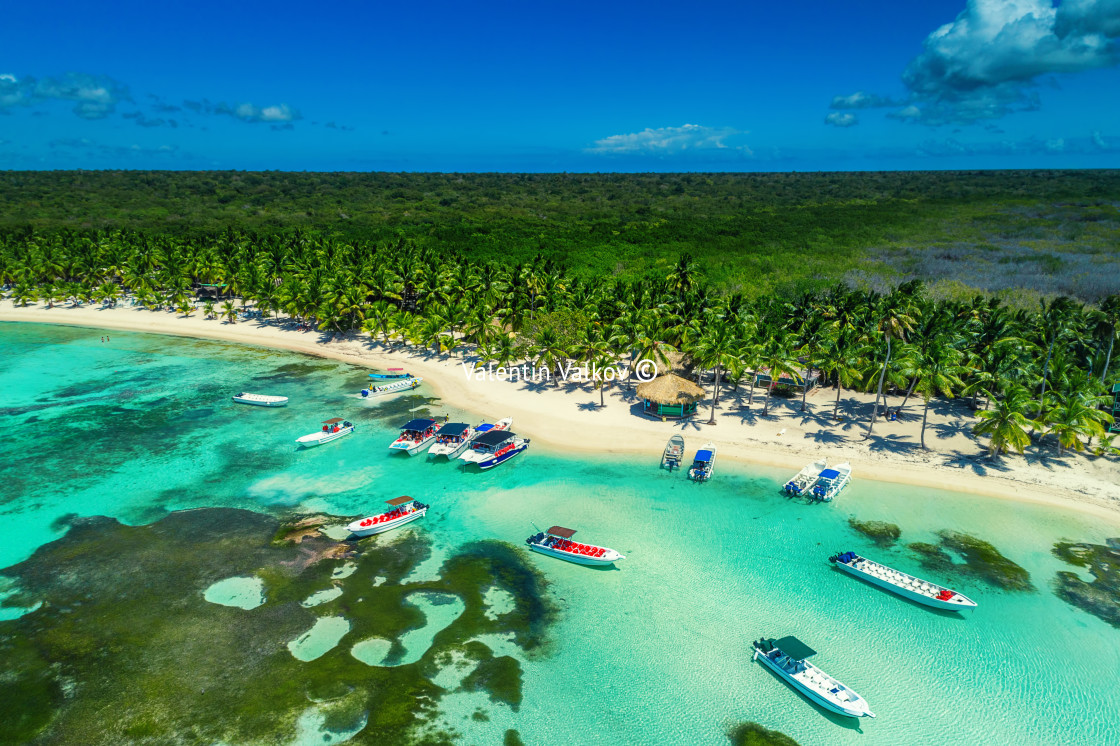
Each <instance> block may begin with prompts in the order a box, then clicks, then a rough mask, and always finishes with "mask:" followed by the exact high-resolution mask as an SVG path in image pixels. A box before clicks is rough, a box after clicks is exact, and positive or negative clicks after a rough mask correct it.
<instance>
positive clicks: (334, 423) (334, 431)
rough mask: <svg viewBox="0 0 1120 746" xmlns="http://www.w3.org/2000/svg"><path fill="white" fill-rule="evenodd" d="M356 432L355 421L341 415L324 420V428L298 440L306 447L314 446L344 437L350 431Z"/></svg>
mask: <svg viewBox="0 0 1120 746" xmlns="http://www.w3.org/2000/svg"><path fill="white" fill-rule="evenodd" d="M352 432H354V423H352V422H347V421H346V420H344V419H342V418H341V417H332V418H331V419H329V420H323V429H322V430H320V431H319V432H317V433H311V434H310V435H304V436H303V437H302V438H299V439H297V440H296V442H297V443H299V444H300V445H301V446H303V447H304V448H314V447H315V446H321V445H323V444H324V443H330V442H331V441H332V440H338V439H339V438H344V437H346V436H347V435H349V434H350V433H352Z"/></svg>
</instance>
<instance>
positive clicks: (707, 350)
mask: <svg viewBox="0 0 1120 746" xmlns="http://www.w3.org/2000/svg"><path fill="white" fill-rule="evenodd" d="M706 328H707V331H706V333H705V334H704V335H703V336H701V337H700V339H698V340H697V342H696V346H695V347H694V348H693V349H692V358H693V359H694V360H695V361H696V362H698V363H700V365H701V366H703V367H705V368H715V376H714V377H713V379H712V411H711V416H709V417H708V424H709V425H714V424H716V405H717V404H718V402H719V388H720V374H721V373H722V372H723V370H724V369H725V368H727V367H728V366H730V365H734V363H735V348H736V346H737V345H736V339H735V335H734V333H733V331H732V328H731V325H730V324H725V323H713V324H708V325H707V327H706Z"/></svg>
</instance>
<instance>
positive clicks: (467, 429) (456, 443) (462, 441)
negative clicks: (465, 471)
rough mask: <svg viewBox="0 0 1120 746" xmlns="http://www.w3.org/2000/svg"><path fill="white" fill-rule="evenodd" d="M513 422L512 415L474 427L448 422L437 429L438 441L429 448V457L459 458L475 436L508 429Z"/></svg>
mask: <svg viewBox="0 0 1120 746" xmlns="http://www.w3.org/2000/svg"><path fill="white" fill-rule="evenodd" d="M512 424H513V418H512V417H506V418H505V419H504V420H499V421H498V422H497V424H494V425H491V424H489V423H486V422H484V423H482V424H481V425H479V426H478V427H474V428H472V427H471V426H470V425H468V424H466V423H462V422H451V423H448V424H446V425H444V426H442V427H441V428H440V429H439V430H437V431H436V442H435V445H433V446H432V447H431V448H430V449H428V458H433V457H436V456H447V458H448V459H453V458H458V457H459V454H460V453H462V452H463V451H465V450H467V448H468V446H470V442H471V440H472V439H473V438H475V437H477V436H478V435H480V434H482V433H488V432H491V431H500V430H508V429H509V427H510V425H512Z"/></svg>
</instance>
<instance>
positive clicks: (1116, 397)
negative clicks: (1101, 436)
mask: <svg viewBox="0 0 1120 746" xmlns="http://www.w3.org/2000/svg"><path fill="white" fill-rule="evenodd" d="M1112 417H1113V419H1114V420H1115V422H1113V423H1112V427H1110V428H1108V431H1109V432H1110V433H1120V383H1117V384H1115V385H1114V386H1113V387H1112Z"/></svg>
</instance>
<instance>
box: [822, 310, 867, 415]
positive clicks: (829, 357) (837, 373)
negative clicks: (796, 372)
mask: <svg viewBox="0 0 1120 746" xmlns="http://www.w3.org/2000/svg"><path fill="white" fill-rule="evenodd" d="M846 336H847V335H846V334H842V333H840V332H838V331H837V330H833V332H832V336H831V338H830V339H829V340H828V341H827V342H826V344H825V347H824V348H823V349H822V350H821V353H820V357H818V358H817V367H818V368H819V369H820V371H821V372H822V373H823V374H824V375H825V376H827V377H828V378H833V377H835V378H836V404H835V406H834V407H833V408H832V419H834V420H838V419H840V394H841V393H842V392H843V390H844V387H845V386H850V385H851V384H852V382H853V381H855V380H856V379H857V378H859V364H860V357H859V355H858V354H857V353H856V351H855V347H854V346H853V345H851V344H849V342H848V341H847V339H845V337H846Z"/></svg>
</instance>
